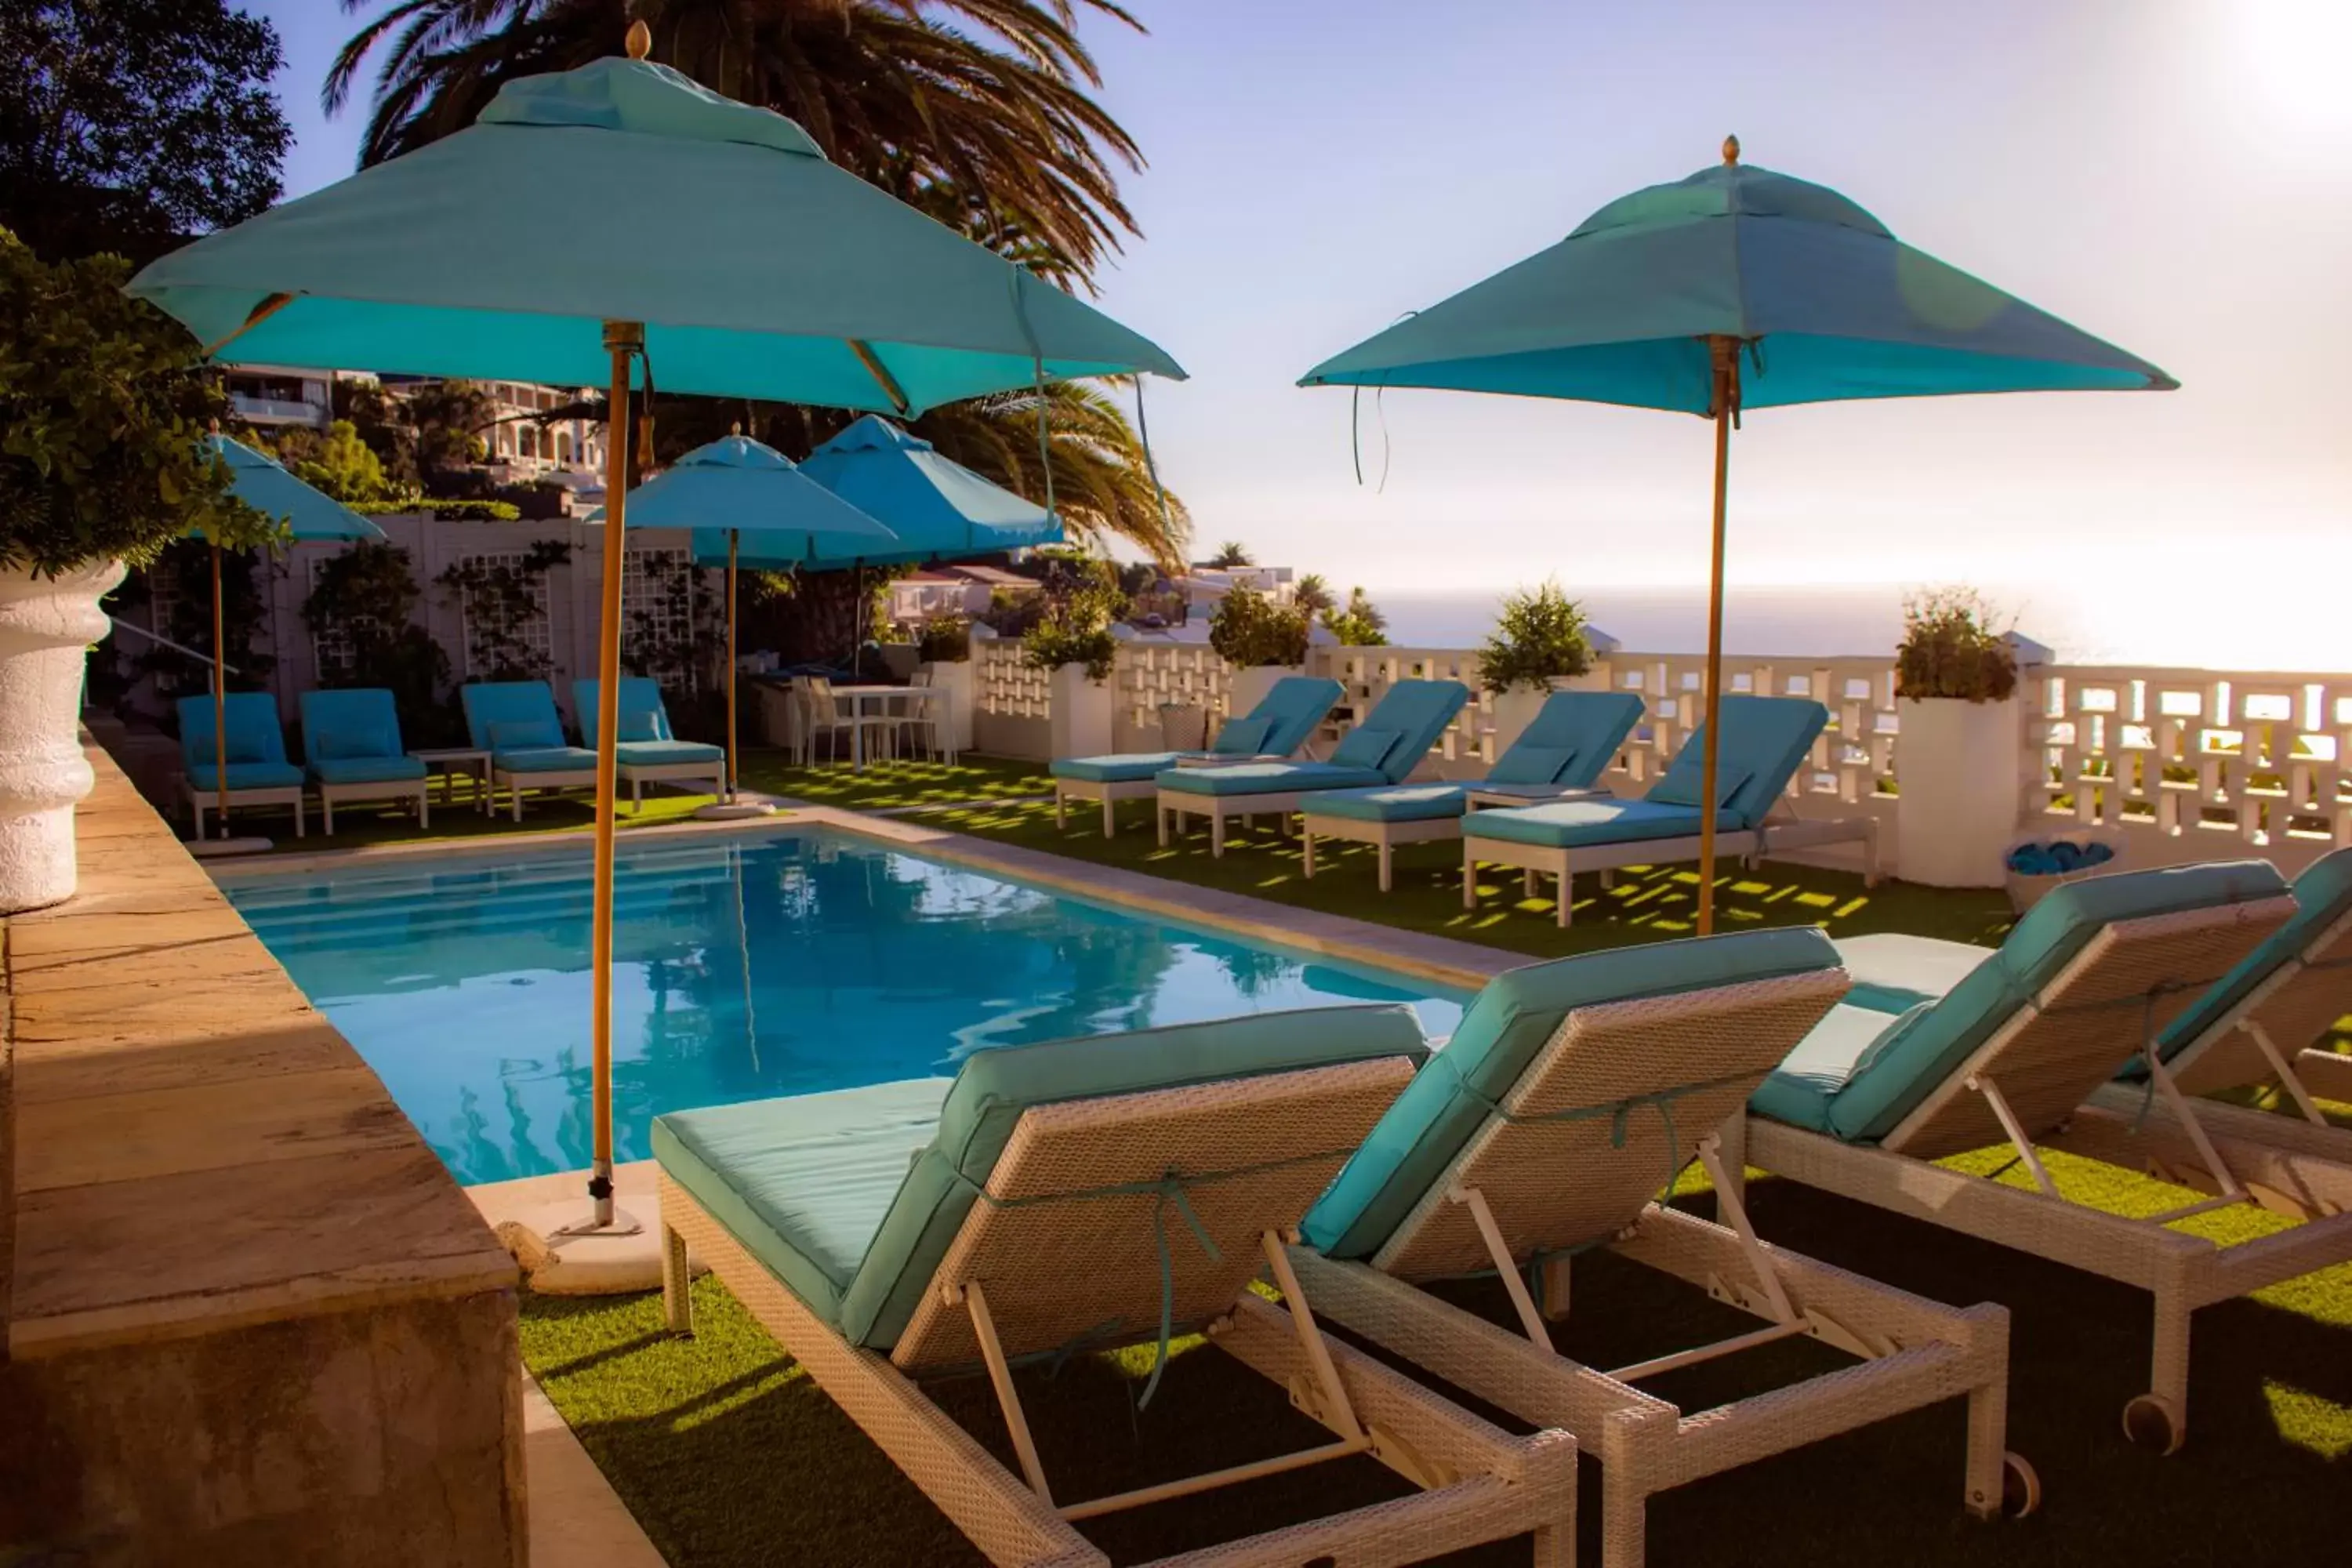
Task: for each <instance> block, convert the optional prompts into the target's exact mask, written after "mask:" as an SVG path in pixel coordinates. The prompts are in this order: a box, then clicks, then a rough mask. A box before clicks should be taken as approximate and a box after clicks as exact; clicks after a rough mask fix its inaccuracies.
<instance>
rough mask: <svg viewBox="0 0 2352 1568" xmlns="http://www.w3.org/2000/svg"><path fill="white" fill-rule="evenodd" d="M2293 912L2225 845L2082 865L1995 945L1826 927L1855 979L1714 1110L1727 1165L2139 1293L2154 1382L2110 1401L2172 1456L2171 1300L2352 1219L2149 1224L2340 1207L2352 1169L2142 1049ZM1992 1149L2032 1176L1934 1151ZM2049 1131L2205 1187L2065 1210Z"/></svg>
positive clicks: (2273, 1272)
mask: <svg viewBox="0 0 2352 1568" xmlns="http://www.w3.org/2000/svg"><path fill="white" fill-rule="evenodd" d="M2294 912H2295V905H2294V900H2293V899H2292V898H2290V897H2289V896H2288V894H2287V889H2286V885H2285V883H2284V881H2282V880H2281V879H2280V878H2279V875H2278V873H2277V872H2276V871H2274V870H2273V869H2272V868H2271V867H2270V866H2269V865H2268V864H2266V863H2264V862H2263V861H2258V860H2256V861H2238V862H2231V863H2227V864H2220V865H2210V866H2190V867H2182V868H2175V869H2170V870H2161V871H2136V872H2126V873H2121V874H2116V875H2111V876H2104V877H2091V878H2086V879H2084V880H2082V881H2080V882H2076V883H2073V884H2071V885H2069V886H2066V887H2063V888H2060V889H2057V890H2055V891H2054V892H2053V893H2051V894H2050V895H2049V896H2048V897H2046V898H2045V899H2043V900H2042V902H2041V903H2039V904H2037V905H2035V906H2034V908H2033V910H2032V912H2031V913H2029V914H2028V915H2027V916H2026V917H2025V918H2024V919H2023V920H2021V921H2019V922H2018V924H2017V927H2016V929H2015V930H2014V931H2011V933H2010V936H2009V939H2008V941H2007V942H2004V943H2002V945H2001V947H2000V950H1999V951H1998V952H1987V951H1985V950H1983V949H1981V948H1974V947H1969V946H1967V945H1965V944H1962V943H1958V942H1934V941H1930V940H1927V939H1926V938H1921V937H1907V936H1869V937H1857V938H1853V939H1851V940H1849V941H1846V942H1840V943H1838V944H1837V945H1838V953H1839V957H1840V959H1841V961H1842V962H1843V963H1844V964H1845V966H1846V969H1847V970H1848V972H1849V973H1852V974H1853V977H1854V981H1855V986H1854V992H1853V997H1852V998H1851V1001H1850V1003H1849V1005H1843V1006H1840V1007H1839V1008H1838V1009H1837V1010H1836V1011H1835V1012H1833V1013H1832V1015H1831V1016H1829V1017H1828V1018H1826V1019H1824V1020H1823V1021H1822V1024H1821V1025H1820V1026H1819V1027H1817V1028H1815V1029H1814V1030H1813V1031H1812V1032H1811V1034H1810V1035H1808V1036H1807V1037H1805V1040H1804V1042H1803V1043H1802V1044H1801V1045H1800V1046H1799V1047H1797V1048H1796V1050H1794V1051H1792V1052H1791V1053H1790V1055H1789V1057H1788V1059H1787V1060H1785V1061H1783V1062H1782V1063H1781V1064H1780V1068H1778V1069H1777V1070H1775V1071H1774V1073H1773V1074H1772V1076H1771V1077H1770V1078H1769V1079H1767V1080H1766V1081H1765V1083H1764V1085H1763V1087H1762V1088H1761V1089H1759V1090H1758V1091H1757V1093H1756V1095H1755V1096H1754V1098H1753V1099H1752V1100H1750V1101H1749V1114H1748V1117H1747V1118H1746V1119H1745V1121H1744V1123H1743V1122H1740V1121H1734V1122H1732V1123H1730V1124H1729V1131H1728V1133H1727V1147H1726V1150H1725V1156H1724V1158H1725V1163H1726V1165H1727V1167H1728V1169H1729V1170H1730V1171H1732V1172H1733V1173H1735V1176H1736V1175H1737V1173H1738V1172H1739V1171H1740V1170H1741V1168H1742V1166H1741V1160H1742V1159H1743V1158H1744V1159H1745V1161H1746V1163H1748V1164H1751V1165H1754V1166H1757V1167H1759V1168H1760V1169H1763V1170H1766V1171H1769V1172H1772V1173H1776V1174H1779V1175H1781V1176H1784V1177H1788V1178H1790V1179H1791V1180H1794V1181H1799V1182H1802V1183H1804V1184H1806V1185H1808V1186H1816V1187H1822V1188H1825V1189H1827V1190H1829V1191H1831V1192H1835V1193H1840V1194H1844V1195H1845V1196H1847V1197H1851V1198H1856V1199H1859V1200H1861V1201H1863V1202H1864V1203H1870V1204H1875V1205H1878V1206H1879V1207H1881V1208H1885V1209H1888V1210H1891V1211H1892V1212H1894V1213H1895V1214H1900V1215H1908V1216H1909V1217H1911V1218H1914V1219H1920V1220H1925V1221H1927V1223H1929V1224H1931V1225H1940V1226H1945V1227H1947V1228H1948V1229H1952V1230H1957V1231H1960V1232H1962V1233H1964V1234H1966V1235H1969V1236H1974V1237H1981V1238H1983V1239H1985V1240H1987V1241H1993V1242H1999V1243H2000V1244H2001V1245H2003V1246H2006V1247H2015V1248H2017V1249H2018V1250H2020V1251H2022V1252H2030V1253H2032V1254H2033V1255H2035V1256H2036V1257H2040V1258H2049V1259H2051V1260H2052V1261H2053V1262H2057V1263H2063V1264H2066V1265H2069V1266H2070V1267H2073V1268H2081V1269H2084V1270H2087V1271H2089V1272H2091V1273H2094V1274H2099V1275H2103V1276H2105V1278H2107V1279H2114V1280H2116V1281H2119V1282H2120V1283H2123V1284H2126V1285H2133V1286H2137V1287H2138V1288H2139V1289H2144V1290H2147V1291H2149V1292H2150V1293H2151V1294H2152V1295H2153V1297H2154V1300H2155V1346H2154V1353H2153V1356H2152V1359H2151V1367H2150V1372H2149V1392H2147V1394H2140V1395H2138V1396H2137V1397H2136V1398H2134V1399H2133V1400H2132V1401H2131V1402H2130V1403H2129V1404H2128V1405H2126V1406H2125V1410H2124V1429H2125V1431H2126V1434H2128V1435H2129V1436H2131V1437H2132V1438H2133V1440H2134V1441H2136V1442H2139V1443H2142V1444H2144V1445H2146V1446H2147V1447H2153V1448H2156V1449H2158V1450H2159V1451H2161V1452H2165V1453H2170V1452H2172V1451H2174V1450H2175V1449H2177V1448H2179V1446H2180V1444H2181V1442H2182V1440H2183V1438H2184V1437H2185V1436H2186V1434H2187V1432H2188V1398H2189V1315H2190V1314H2191V1313H2192V1312H2193V1311H2195V1310H2196V1309H2197V1308H2199V1307H2201V1306H2206V1305H2210V1303H2212V1302H2215V1301H2223V1300H2230V1299H2231V1298H2232V1297H2236V1296H2242V1295H2244V1294H2246V1293H2247V1292H2248V1291H2251V1290H2256V1289H2262V1288H2263V1287H2264V1286H2267V1285H2273V1284H2277V1283H2279V1282H2280V1281H2282V1280H2286V1279H2294V1278H2296V1277H2298V1276H2300V1275H2303V1274H2307V1273H2309V1272H2311V1271H2312V1270H2313V1269H2315V1268H2323V1267H2325V1266H2326V1265H2328V1264H2331V1263H2338V1262H2342V1261H2344V1260H2346V1259H2347V1258H2352V1215H2345V1214H2335V1215H2334V1217H2318V1218H2313V1219H2312V1220H2311V1221H2310V1222H2309V1223H2307V1224H2304V1225H2300V1226H2294V1227H2291V1228H2289V1229H2286V1230H2284V1231H2281V1232H2279V1233H2277V1234H2275V1235H2272V1236H2266V1237H2262V1238H2261V1239H2259V1240H2254V1241H2249V1242H2245V1243H2242V1244H2241V1245H2237V1246H2229V1247H2224V1246H2220V1245H2217V1244H2216V1243H2214V1242H2211V1241H2209V1240H2206V1239H2204V1238H2202V1237H2196V1236H2190V1235H2187V1234H2184V1233H2182V1232H2180V1231H2177V1230H2173V1229H2169V1228H2168V1225H2169V1223H2170V1222H2172V1221H2175V1220H2179V1219H2182V1218H2186V1217H2187V1216H2189V1215H2192V1214H2199V1213H2202V1212H2205V1211H2207V1210H2210V1209H2216V1208H2221V1207H2226V1206H2229V1205H2235V1204H2240V1203H2254V1202H2261V1203H2264V1204H2265V1205H2268V1206H2271V1207H2274V1208H2280V1209H2283V1210H2286V1211H2288V1212H2292V1213H2296V1214H2303V1215H2330V1214H2331V1213H2333V1212H2334V1211H2335V1210H2336V1209H2340V1208H2352V1165H2346V1164H2342V1163H2335V1162H2331V1161H2327V1160H2325V1159H2317V1158H2313V1157H2310V1156H2308V1155H2305V1154H2302V1153H2299V1152H2294V1151H2290V1150H2284V1149H2282V1148H2279V1147H2276V1146H2274V1145H2273V1144H2272V1143H2269V1142H2257V1141H2255V1140H2253V1139H2249V1138H2245V1137H2243V1136H2242V1135H2240V1134H2239V1133H2238V1132H2237V1131H2234V1130H2226V1131H2225V1130H2224V1129H2223V1128H2222V1127H2221V1125H2220V1121H2221V1119H2220V1118H2217V1117H2216V1116H2214V1115H2213V1114H2211V1112H2212V1111H2213V1110H2220V1109H2221V1108H2219V1107H2209V1106H2207V1105H2205V1104H2203V1103H2200V1102H2194V1101H2192V1100H2190V1099H2189V1096H2187V1095H2185V1094H2183V1093H2182V1092H2181V1090H2180V1089H2179V1085H2178V1084H2177V1083H2175V1082H2174V1080H2173V1078H2172V1075H2171V1072H2170V1071H2169V1069H2168V1068H2166V1067H2165V1066H2164V1065H2163V1063H2162V1060H2161V1059H2160V1058H2158V1056H2157V1055H2156V1051H2157V1049H2158V1042H2159V1041H2160V1040H2161V1039H2162V1037H2163V1034H2164V1030H2165V1026H2167V1024H2168V1023H2169V1022H2170V1021H2171V1019H2172V1018H2173V1016H2175V1015H2176V1014H2178V1013H2179V1011H2180V1009H2181V1008H2182V1007H2183V1006H2185V1005H2187V1004H2188V1003H2189V1001H2191V1000H2193V999H2194V998H2195V997H2196V996H2197V994H2199V993H2200V992H2201V991H2203V990H2204V989H2205V988H2206V987H2208V986H2210V985H2211V984H2213V983H2214V982H2216V981H2218V980H2219V979H2221V977H2222V976H2223V975H2224V974H2226V973H2230V971H2231V969H2232V968H2233V967H2234V966H2235V965H2237V964H2238V963H2241V962H2242V961H2243V960H2244V959H2245V958H2246V957H2247V956H2248V955H2249V954H2250V953H2252V952H2253V951H2254V950H2255V949H2256V948H2257V947H2259V946H2260V945H2261V944H2262V943H2263V941H2264V940H2266V939H2267V938H2269V937H2270V936H2271V935H2272V934H2273V932H2275V931H2278V930H2279V929H2280V928H2281V927H2282V926H2284V924H2285V923H2286V922H2287V921H2288V920H2289V919H2290V918H2291V917H2292V916H2293V915H2294ZM2135 1053H2137V1054H2138V1055H2139V1056H2140V1057H2141V1058H2142V1059H2143V1061H2145V1062H2146V1063H2147V1065H2148V1069H2149V1070H2148V1078H2147V1084H2146V1086H2145V1088H2144V1089H2138V1090H2134V1091H2129V1099H2128V1100H2127V1101H2126V1107H2127V1108H2126V1107H2113V1106H2110V1105H2108V1104H2097V1105H2088V1106H2086V1105H2084V1103H2083V1102H2084V1100H2085V1099H2086V1098H2089V1097H2090V1096H2091V1095H2092V1094H2093V1093H2094V1091H2095V1090H2097V1089H2100V1088H2101V1086H2103V1085H2105V1084H2107V1082H2108V1080H2109V1079H2112V1078H2113V1077H2114V1075H2115V1073H2116V1069H2117V1068H2119V1067H2121V1066H2122V1064H2123V1063H2124V1062H2126V1060H2128V1059H2130V1058H2131V1057H2132V1056H2133V1055H2134V1054H2135ZM2264 1120H2265V1121H2270V1122H2273V1123H2274V1124H2276V1125H2277V1126H2279V1127H2281V1128H2284V1129H2287V1130H2290V1131H2292V1130H2295V1129H2297V1128H2299V1127H2300V1124H2299V1123H2297V1122H2294V1121H2289V1120H2287V1119H2286V1118H2284V1117H2266V1118H2264ZM2327 1136H2331V1137H2332V1136H2336V1135H2335V1134H2328V1135H2327ZM1743 1142H1744V1144H1745V1148H1744V1149H1742V1148H1738V1147H1734V1146H1733V1145H1736V1144H1739V1143H1743ZM2004 1143H2006V1144H2009V1145H2011V1146H2012V1147H2013V1148H2014V1150H2015V1152H2016V1156H2017V1159H2016V1163H2019V1164H2021V1165H2022V1166H2023V1167H2024V1169H2025V1171H2026V1173H2028V1174H2029V1175H2030V1176H2031V1177H2032V1181H2033V1184H2034V1185H2033V1187H2032V1188H2027V1187H2024V1186H2011V1185H2006V1184H2001V1183H2000V1182H1997V1181H1993V1180H1991V1179H1990V1178H1988V1177H1985V1176H1978V1175H1971V1174H1968V1173H1964V1172H1962V1171H1959V1170H1956V1169H1954V1168H1952V1167H1951V1166H1949V1165H1947V1164H1939V1163H1936V1162H1937V1161H1941V1160H1944V1159H1945V1158H1946V1157H1948V1156H1950V1155H1955V1154H1959V1153H1964V1152H1969V1151H1972V1150H1978V1149H1983V1148H1987V1147H1990V1146H1998V1145H2000V1144H2004ZM2045 1146H2046V1147H2052V1148H2057V1149H2062V1150H2064V1151H2066V1152H2069V1153H2072V1154H2076V1155H2080V1156H2084V1157H2086V1158H2090V1159H2095V1160H2099V1161H2104V1162H2105V1163H2111V1164H2114V1165H2117V1166H2121V1167H2123V1168H2126V1169H2128V1170H2131V1171H2134V1172H2139V1171H2145V1170H2147V1169H2148V1168H2149V1167H2150V1165H2151V1164H2156V1165H2160V1166H2162V1167H2164V1168H2167V1169H2172V1170H2180V1171H2187V1172H2192V1173H2197V1174H2198V1176H2199V1177H2200V1180H2201V1181H2203V1182H2209V1183H2210V1184H2211V1187H2212V1189H2213V1190H2214V1191H2215V1193H2216V1194H2217V1195H2215V1196H2212V1197H2210V1198H2207V1199H2205V1200H2203V1201H2201V1202H2198V1203H2192V1204H2189V1205H2183V1206H2181V1207H2179V1208H2176V1209H2172V1210H2169V1211H2168V1212H2166V1213H2164V1214H2161V1215H2153V1216H2150V1217H2147V1218H2139V1219H2127V1218H2124V1217H2122V1216H2120V1215H2113V1214H2108V1213H2105V1212H2104V1211H2101V1210H2097V1209H2092V1208H2088V1207H2084V1206H2081V1205H2076V1204H2074V1203H2070V1202H2068V1201H2066V1198H2065V1196H2064V1194H2062V1193H2061V1192H2060V1191H2059V1189H2058V1185H2057V1184H2056V1183H2055V1182H2054V1181H2053V1179H2052V1176H2051V1174H2050V1173H2049V1171H2048V1169H2047V1168H2046V1167H2045V1166H2044V1164H2043V1163H2042V1159H2041V1155H2040V1152H2039V1151H2040V1150H2041V1148H2042V1147H2045Z"/></svg>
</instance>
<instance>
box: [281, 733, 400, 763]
mask: <svg viewBox="0 0 2352 1568" xmlns="http://www.w3.org/2000/svg"><path fill="white" fill-rule="evenodd" d="M303 741H304V743H305V749H306V750H307V751H308V752H310V760H311V761H312V762H314V763H343V762H352V761H356V760H359V759H362V758H383V757H397V756H398V755H400V746H399V744H398V742H395V741H394V738H393V737H392V736H390V735H388V734H385V733H384V732H383V731H380V730H320V731H318V732H317V733H316V734H312V733H310V731H304V732H303Z"/></svg>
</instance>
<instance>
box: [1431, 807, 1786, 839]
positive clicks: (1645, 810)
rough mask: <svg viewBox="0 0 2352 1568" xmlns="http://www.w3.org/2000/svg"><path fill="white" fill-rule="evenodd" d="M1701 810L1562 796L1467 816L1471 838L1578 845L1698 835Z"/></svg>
mask: <svg viewBox="0 0 2352 1568" xmlns="http://www.w3.org/2000/svg"><path fill="white" fill-rule="evenodd" d="M1715 826H1716V827H1717V829H1718V830H1719V831H1731V830H1735V829H1737V828H1738V826H1740V822H1739V816H1738V813H1736V812H1730V811H1722V812H1717V814H1716V818H1715ZM1698 827H1699V822H1698V813H1697V812H1696V811H1694V810H1692V809H1691V808H1690V807H1688V806H1686V805H1657V804H1656V803H1654V802H1653V801H1647V800H1559V801H1549V802H1547V803H1546V804H1544V805H1529V806H1519V807H1514V808H1512V809H1510V810H1506V811H1474V812H1472V813H1471V814H1470V815H1469V816H1467V817H1465V819H1464V820H1463V823H1462V831H1463V834H1464V835H1465V837H1471V838H1501V839H1506V840H1508V841H1510V842H1512V843H1517V844H1541V845H1546V846H1549V847H1551V848H1555V849H1572V848H1575V847H1579V846H1580V845H1586V844H1633V843H1640V842H1642V841H1643V840H1645V839H1651V838H1690V837H1696V836H1697V833H1698Z"/></svg>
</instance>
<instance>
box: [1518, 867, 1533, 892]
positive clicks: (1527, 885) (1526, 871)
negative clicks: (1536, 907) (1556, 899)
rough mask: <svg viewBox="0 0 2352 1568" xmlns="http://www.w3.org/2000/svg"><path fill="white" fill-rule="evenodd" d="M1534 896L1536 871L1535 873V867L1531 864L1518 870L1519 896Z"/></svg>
mask: <svg viewBox="0 0 2352 1568" xmlns="http://www.w3.org/2000/svg"><path fill="white" fill-rule="evenodd" d="M1535 896H1536V873H1535V868H1534V867H1532V866H1529V867H1527V868H1523V869H1521V871H1520V872H1519V897H1521V898H1523V899H1532V898H1534V897H1535Z"/></svg>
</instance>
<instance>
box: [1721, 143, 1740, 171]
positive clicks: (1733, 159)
mask: <svg viewBox="0 0 2352 1568" xmlns="http://www.w3.org/2000/svg"><path fill="white" fill-rule="evenodd" d="M1738 162H1739V138H1738V137H1737V136H1727V137H1725V138H1724V139H1723V163H1724V167H1726V168H1729V167H1730V166H1731V165H1732V164H1734V163H1738Z"/></svg>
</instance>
